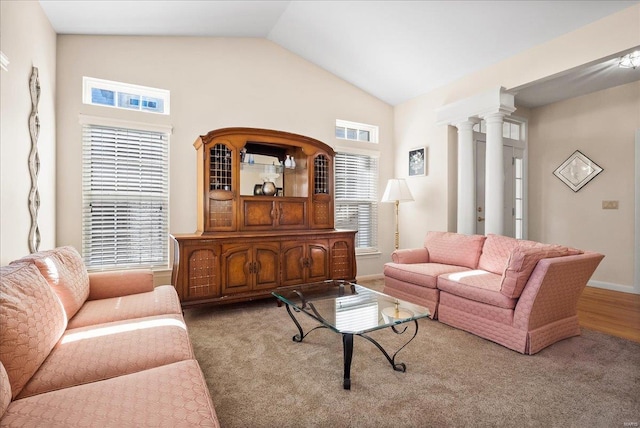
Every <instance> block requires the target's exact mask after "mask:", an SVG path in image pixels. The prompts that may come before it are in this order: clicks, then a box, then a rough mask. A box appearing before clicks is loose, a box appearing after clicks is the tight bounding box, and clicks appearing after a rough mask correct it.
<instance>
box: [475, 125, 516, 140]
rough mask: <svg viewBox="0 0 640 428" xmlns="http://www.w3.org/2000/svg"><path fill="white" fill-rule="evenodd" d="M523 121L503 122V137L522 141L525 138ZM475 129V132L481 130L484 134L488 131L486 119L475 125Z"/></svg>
mask: <svg viewBox="0 0 640 428" xmlns="http://www.w3.org/2000/svg"><path fill="white" fill-rule="evenodd" d="M522 127H523V124H522V123H517V122H511V121H507V120H505V121H504V122H503V123H502V137H503V138H509V139H511V140H516V141H520V140H522V139H523V136H522ZM473 130H474V131H475V132H481V133H483V134H486V133H487V126H486V123H485V121H484V120H481V121H480V122H479V123H476V124H475V125H473Z"/></svg>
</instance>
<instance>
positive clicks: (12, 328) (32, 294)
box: [0, 247, 219, 427]
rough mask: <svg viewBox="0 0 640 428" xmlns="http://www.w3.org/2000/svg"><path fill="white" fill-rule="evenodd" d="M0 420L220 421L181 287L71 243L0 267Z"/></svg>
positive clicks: (61, 423)
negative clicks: (103, 268) (115, 266)
mask: <svg viewBox="0 0 640 428" xmlns="http://www.w3.org/2000/svg"><path fill="white" fill-rule="evenodd" d="M0 328H1V331H0V427H26V426H42V427H45V426H46V427H72V426H78V427H79V426H95V427H111V426H113V427H142V426H166V427H192V426H207V427H219V423H218V419H217V417H216V413H215V410H214V408H213V405H212V403H211V398H210V396H209V391H208V389H207V385H206V383H205V379H204V377H203V374H202V371H201V370H200V367H199V365H198V362H197V361H196V360H195V359H194V356H193V350H192V347H191V342H190V341H189V336H188V334H187V330H186V326H185V323H184V319H183V317H182V312H181V308H180V302H179V300H178V297H177V293H176V291H175V289H174V288H173V287H172V286H159V287H155V288H154V286H153V275H152V273H151V272H150V271H142V270H138V271H120V272H102V273H91V274H88V273H87V271H86V269H85V266H84V263H83V261H82V259H81V257H80V254H78V252H77V251H76V250H75V249H73V248H72V247H61V248H56V249H54V250H51V251H42V252H39V253H35V254H32V255H29V256H27V257H24V258H22V259H20V260H17V261H15V262H12V263H11V264H9V265H8V266H3V267H2V268H0Z"/></svg>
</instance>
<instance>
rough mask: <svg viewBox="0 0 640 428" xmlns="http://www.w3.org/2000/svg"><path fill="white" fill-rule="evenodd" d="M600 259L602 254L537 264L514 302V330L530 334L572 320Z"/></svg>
mask: <svg viewBox="0 0 640 428" xmlns="http://www.w3.org/2000/svg"><path fill="white" fill-rule="evenodd" d="M603 258H604V256H603V255H602V254H598V253H594V252H585V253H584V254H580V255H575V256H564V257H555V258H551V259H542V260H540V261H539V262H538V264H537V265H536V267H535V269H534V270H533V272H532V273H531V276H530V277H529V280H528V281H527V284H526V285H525V287H524V290H523V292H522V295H521V296H520V299H518V304H517V305H516V308H515V312H514V319H513V325H514V327H516V328H519V329H522V330H528V331H531V330H534V329H536V328H538V327H540V326H543V325H546V324H549V323H552V322H554V321H558V320H561V319H563V318H567V317H571V316H575V315H576V313H577V305H578V299H579V298H580V294H582V291H583V290H584V287H585V286H586V285H587V282H588V281H589V279H590V278H591V275H593V273H594V272H595V270H596V268H597V267H598V264H600V262H601V261H602V259H603Z"/></svg>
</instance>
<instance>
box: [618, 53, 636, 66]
mask: <svg viewBox="0 0 640 428" xmlns="http://www.w3.org/2000/svg"><path fill="white" fill-rule="evenodd" d="M618 66H620V67H622V68H636V67H638V66H640V51H635V52H631V53H628V54H626V55H624V56H622V57H620V62H619V63H618Z"/></svg>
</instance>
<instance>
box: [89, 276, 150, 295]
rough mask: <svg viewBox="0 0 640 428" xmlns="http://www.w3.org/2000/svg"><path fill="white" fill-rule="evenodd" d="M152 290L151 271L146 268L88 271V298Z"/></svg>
mask: <svg viewBox="0 0 640 428" xmlns="http://www.w3.org/2000/svg"><path fill="white" fill-rule="evenodd" d="M148 291H153V272H152V271H151V270H148V269H137V270H120V271H107V272H90V273H89V298H88V300H99V299H108V298H111V297H122V296H127V295H129V294H138V293H146V292H148Z"/></svg>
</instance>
